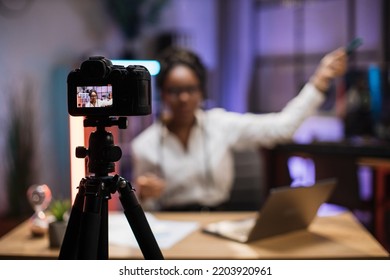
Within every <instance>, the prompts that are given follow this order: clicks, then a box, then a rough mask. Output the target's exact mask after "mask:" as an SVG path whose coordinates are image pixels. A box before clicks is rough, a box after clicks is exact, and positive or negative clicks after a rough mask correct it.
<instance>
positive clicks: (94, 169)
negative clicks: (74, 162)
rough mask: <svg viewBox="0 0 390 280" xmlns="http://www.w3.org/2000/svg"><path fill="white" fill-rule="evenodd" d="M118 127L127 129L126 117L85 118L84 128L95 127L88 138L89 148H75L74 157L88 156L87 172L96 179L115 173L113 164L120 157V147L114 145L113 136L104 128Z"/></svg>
mask: <svg viewBox="0 0 390 280" xmlns="http://www.w3.org/2000/svg"><path fill="white" fill-rule="evenodd" d="M111 126H118V127H119V128H120V129H125V128H127V118H126V117H119V118H115V117H86V118H85V119H84V127H96V131H93V132H92V133H91V135H90V136H89V148H88V149H87V148H85V147H77V148H76V157H77V158H85V157H87V156H88V159H89V160H88V170H89V172H91V173H94V174H95V176H96V177H104V176H107V175H108V173H111V172H114V171H115V163H114V162H116V161H119V160H120V158H121V157H122V150H121V148H120V147H118V146H115V145H114V137H113V135H112V134H111V133H110V132H108V131H106V127H111Z"/></svg>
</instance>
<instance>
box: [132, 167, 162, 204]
mask: <svg viewBox="0 0 390 280" xmlns="http://www.w3.org/2000/svg"><path fill="white" fill-rule="evenodd" d="M135 184H136V190H137V192H138V197H139V198H140V199H141V200H143V199H147V198H159V197H160V196H161V195H162V193H163V191H164V189H165V185H166V183H165V181H164V180H163V179H162V178H160V177H158V176H156V175H155V174H153V173H146V174H144V175H141V176H139V177H138V178H137V179H136V180H135Z"/></svg>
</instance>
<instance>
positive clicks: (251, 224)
mask: <svg viewBox="0 0 390 280" xmlns="http://www.w3.org/2000/svg"><path fill="white" fill-rule="evenodd" d="M335 187H336V180H335V179H328V180H322V181H318V182H316V183H315V184H314V185H312V186H309V187H290V186H286V187H279V188H275V189H272V190H271V192H270V194H269V196H268V198H267V200H266V201H265V203H264V205H263V207H262V208H261V209H260V210H259V213H258V214H257V215H256V217H253V218H248V219H244V220H230V221H227V220H226V221H220V222H215V223H211V224H208V225H207V226H205V227H204V228H203V232H205V233H210V234H215V235H218V236H221V237H224V238H228V239H231V240H235V241H238V242H242V243H247V242H251V241H255V240H259V239H264V238H267V237H272V236H276V235H279V234H285V233H289V232H292V231H296V230H303V229H307V228H308V226H309V225H310V223H311V222H312V221H313V220H314V218H315V217H316V214H317V211H318V209H319V207H320V206H321V204H323V203H324V202H326V200H327V199H328V198H329V196H330V195H331V193H332V191H333V190H334V188H335Z"/></svg>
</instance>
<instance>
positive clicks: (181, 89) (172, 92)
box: [163, 85, 201, 97]
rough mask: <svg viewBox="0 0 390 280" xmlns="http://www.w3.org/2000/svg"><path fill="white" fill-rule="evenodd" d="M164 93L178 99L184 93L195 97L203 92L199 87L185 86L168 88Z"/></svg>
mask: <svg viewBox="0 0 390 280" xmlns="http://www.w3.org/2000/svg"><path fill="white" fill-rule="evenodd" d="M163 91H164V92H166V93H168V94H169V95H171V96H173V97H178V96H179V95H180V94H182V93H184V92H186V93H188V94H189V95H195V94H197V93H199V92H200V91H201V90H200V87H199V86H198V85H192V86H183V87H168V88H166V89H164V90H163Z"/></svg>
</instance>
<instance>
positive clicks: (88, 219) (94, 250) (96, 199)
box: [78, 185, 102, 260]
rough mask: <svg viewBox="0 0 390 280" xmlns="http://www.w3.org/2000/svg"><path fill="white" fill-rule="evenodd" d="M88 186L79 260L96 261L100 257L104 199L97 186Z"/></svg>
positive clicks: (81, 229) (82, 220) (82, 218)
mask: <svg viewBox="0 0 390 280" xmlns="http://www.w3.org/2000/svg"><path fill="white" fill-rule="evenodd" d="M89 188H91V186H87V188H86V192H85V204H84V212H83V214H82V216H81V227H80V240H79V252H78V259H81V260H95V259H97V257H98V249H99V234H100V226H101V205H102V197H101V195H100V191H96V189H95V186H93V185H92V188H91V190H89Z"/></svg>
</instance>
